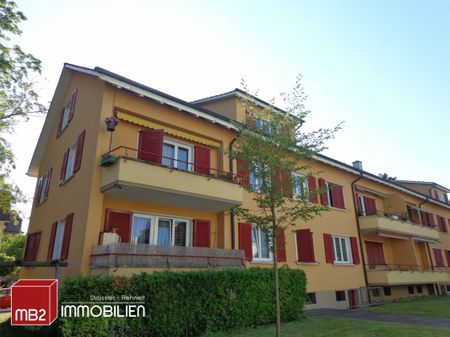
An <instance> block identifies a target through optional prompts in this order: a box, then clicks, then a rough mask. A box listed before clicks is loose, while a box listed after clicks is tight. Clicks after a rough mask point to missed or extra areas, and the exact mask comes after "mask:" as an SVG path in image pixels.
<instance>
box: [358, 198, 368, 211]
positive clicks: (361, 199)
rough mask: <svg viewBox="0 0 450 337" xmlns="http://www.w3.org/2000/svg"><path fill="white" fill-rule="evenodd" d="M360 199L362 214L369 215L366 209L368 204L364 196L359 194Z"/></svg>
mask: <svg viewBox="0 0 450 337" xmlns="http://www.w3.org/2000/svg"><path fill="white" fill-rule="evenodd" d="M358 200H359V204H360V205H361V211H362V214H360V215H361V216H366V215H367V210H366V204H365V203H364V196H363V195H360V194H358Z"/></svg>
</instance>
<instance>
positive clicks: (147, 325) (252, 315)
mask: <svg viewBox="0 0 450 337" xmlns="http://www.w3.org/2000/svg"><path fill="white" fill-rule="evenodd" d="M305 287H306V278H305V274H304V273H303V271H301V270H290V269H288V268H281V269H280V289H281V309H282V315H281V316H282V317H281V318H282V320H283V321H290V320H296V319H300V318H302V317H303V306H304V300H305ZM91 295H99V296H104V295H116V296H117V295H118V296H120V295H132V296H142V295H144V296H145V308H146V316H145V317H141V318H129V319H128V320H126V319H125V318H100V317H99V318H94V317H91V318H73V317H71V318H69V317H67V318H65V317H60V318H59V322H58V323H59V329H60V331H61V333H62V335H63V336H112V335H114V334H117V335H122V334H123V335H126V336H154V337H157V336H164V337H167V336H176V337H178V336H201V335H202V334H204V333H205V332H207V331H217V330H225V331H226V330H230V329H236V328H242V327H249V326H256V325H262V324H269V323H273V322H275V304H274V285H273V271H272V270H271V269H256V268H255V269H253V268H252V269H247V270H223V271H193V272H157V273H153V274H145V273H142V274H137V275H134V276H133V277H131V278H129V279H126V278H118V277H109V276H88V277H82V276H79V277H76V278H72V279H67V280H65V281H64V282H63V284H62V286H61V301H63V302H75V301H83V302H86V301H90V296H91Z"/></svg>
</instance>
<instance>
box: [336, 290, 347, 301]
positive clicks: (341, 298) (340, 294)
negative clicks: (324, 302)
mask: <svg viewBox="0 0 450 337" xmlns="http://www.w3.org/2000/svg"><path fill="white" fill-rule="evenodd" d="M345 300H346V297H345V291H344V290H337V291H336V302H342V301H345Z"/></svg>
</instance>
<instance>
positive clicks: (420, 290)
mask: <svg viewBox="0 0 450 337" xmlns="http://www.w3.org/2000/svg"><path fill="white" fill-rule="evenodd" d="M416 290H417V293H418V294H422V292H423V291H422V286H416Z"/></svg>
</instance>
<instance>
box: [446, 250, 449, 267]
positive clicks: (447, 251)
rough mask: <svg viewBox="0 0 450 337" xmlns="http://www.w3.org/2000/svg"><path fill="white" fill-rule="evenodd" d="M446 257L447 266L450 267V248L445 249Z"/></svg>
mask: <svg viewBox="0 0 450 337" xmlns="http://www.w3.org/2000/svg"><path fill="white" fill-rule="evenodd" d="M445 257H446V258H447V266H449V267H450V250H446V251H445Z"/></svg>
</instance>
